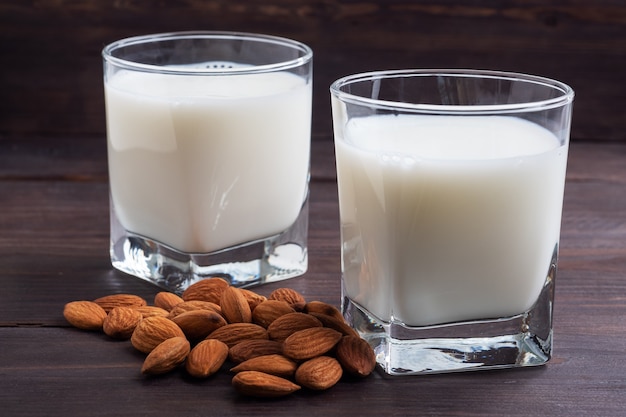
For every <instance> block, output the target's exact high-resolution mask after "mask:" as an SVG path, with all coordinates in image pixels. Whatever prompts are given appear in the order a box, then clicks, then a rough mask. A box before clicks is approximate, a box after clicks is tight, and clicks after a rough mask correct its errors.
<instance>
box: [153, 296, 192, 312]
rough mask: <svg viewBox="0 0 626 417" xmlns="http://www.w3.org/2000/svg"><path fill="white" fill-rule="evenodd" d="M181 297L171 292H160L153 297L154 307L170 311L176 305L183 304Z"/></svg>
mask: <svg viewBox="0 0 626 417" xmlns="http://www.w3.org/2000/svg"><path fill="white" fill-rule="evenodd" d="M184 301H185V300H183V299H182V298H181V297H179V296H178V295H177V294H174V293H173V292H169V291H161V292H158V293H157V294H156V295H155V296H154V305H155V306H156V307H161V308H162V309H163V310H167V311H171V310H172V309H173V308H174V307H175V306H176V305H177V304H180V303H182V302H184Z"/></svg>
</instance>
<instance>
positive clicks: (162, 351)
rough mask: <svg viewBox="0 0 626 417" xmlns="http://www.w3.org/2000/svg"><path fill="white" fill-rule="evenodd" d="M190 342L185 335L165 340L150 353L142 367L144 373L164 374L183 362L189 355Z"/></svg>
mask: <svg viewBox="0 0 626 417" xmlns="http://www.w3.org/2000/svg"><path fill="white" fill-rule="evenodd" d="M189 348H190V346H189V342H188V341H187V339H185V338H184V337H172V338H170V339H167V340H164V341H163V342H162V343H160V344H159V345H158V346H156V347H155V348H154V349H153V350H152V352H150V353H149V354H148V356H147V357H146V359H145V360H144V362H143V366H142V367H141V373H142V374H144V375H158V374H164V373H167V372H170V371H172V370H174V369H175V368H176V367H178V365H180V364H182V363H183V362H184V361H185V359H186V358H187V355H189Z"/></svg>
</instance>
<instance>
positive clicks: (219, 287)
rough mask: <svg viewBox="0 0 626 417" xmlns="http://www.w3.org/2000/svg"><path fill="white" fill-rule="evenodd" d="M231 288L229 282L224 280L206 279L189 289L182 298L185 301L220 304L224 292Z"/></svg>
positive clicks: (217, 278)
mask: <svg viewBox="0 0 626 417" xmlns="http://www.w3.org/2000/svg"><path fill="white" fill-rule="evenodd" d="M229 286H230V284H229V283H228V281H226V280H225V279H223V278H219V277H211V278H205V279H203V280H201V281H198V282H196V283H194V284H191V285H190V286H189V287H187V289H186V290H185V291H183V294H182V298H183V300H185V301H191V300H200V301H209V302H212V303H215V304H219V303H220V298H221V297H222V292H223V291H224V290H225V289H226V288H228V287H229Z"/></svg>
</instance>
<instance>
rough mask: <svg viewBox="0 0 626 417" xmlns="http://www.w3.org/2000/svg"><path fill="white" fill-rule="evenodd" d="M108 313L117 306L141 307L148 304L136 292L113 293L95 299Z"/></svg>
mask: <svg viewBox="0 0 626 417" xmlns="http://www.w3.org/2000/svg"><path fill="white" fill-rule="evenodd" d="M93 302H94V303H96V304H98V305H99V306H100V307H102V308H103V309H104V311H106V312H107V313H108V312H109V311H111V310H113V309H114V308H115V307H141V306H145V305H148V303H147V302H146V300H145V299H143V298H141V297H139V296H138V295H134V294H111V295H105V296H104V297H100V298H97V299H95V300H93Z"/></svg>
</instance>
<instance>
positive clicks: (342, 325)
mask: <svg viewBox="0 0 626 417" xmlns="http://www.w3.org/2000/svg"><path fill="white" fill-rule="evenodd" d="M308 314H309V315H311V316H313V317H315V318H316V319H318V320H319V321H320V322H322V325H323V326H324V327H330V328H331V329H334V330H337V331H338V332H339V333H341V334H343V335H345V336H356V337H360V336H359V334H358V333H357V331H356V330H354V329H353V328H352V327H350V325H348V323H346V321H345V320H344V319H343V317H342V318H337V317H336V316H329V315H328V314H322V313H315V312H313V313H308Z"/></svg>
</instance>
